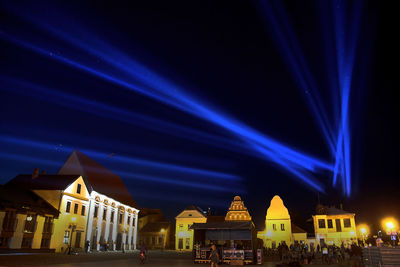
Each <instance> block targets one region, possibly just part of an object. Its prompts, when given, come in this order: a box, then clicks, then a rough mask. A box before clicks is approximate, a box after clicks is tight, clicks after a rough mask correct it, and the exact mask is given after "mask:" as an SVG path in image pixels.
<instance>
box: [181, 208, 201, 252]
mask: <svg viewBox="0 0 400 267" xmlns="http://www.w3.org/2000/svg"><path fill="white" fill-rule="evenodd" d="M206 222H207V218H206V217H205V216H204V215H203V214H201V213H200V212H199V211H195V210H185V211H183V212H181V213H180V214H179V215H178V216H177V217H176V228H175V249H176V250H182V251H192V250H193V230H191V229H189V227H190V226H191V225H192V224H193V223H206ZM180 245H181V246H180Z"/></svg>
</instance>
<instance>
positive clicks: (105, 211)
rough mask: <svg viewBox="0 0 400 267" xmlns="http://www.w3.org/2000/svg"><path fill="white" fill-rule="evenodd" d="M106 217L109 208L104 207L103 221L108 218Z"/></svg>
mask: <svg viewBox="0 0 400 267" xmlns="http://www.w3.org/2000/svg"><path fill="white" fill-rule="evenodd" d="M106 217H107V208H104V210H103V221H105V220H106Z"/></svg>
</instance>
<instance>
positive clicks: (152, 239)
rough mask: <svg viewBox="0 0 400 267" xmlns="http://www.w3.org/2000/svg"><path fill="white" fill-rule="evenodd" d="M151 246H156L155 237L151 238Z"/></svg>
mask: <svg viewBox="0 0 400 267" xmlns="http://www.w3.org/2000/svg"><path fill="white" fill-rule="evenodd" d="M151 244H152V245H155V244H156V237H155V236H152V237H151Z"/></svg>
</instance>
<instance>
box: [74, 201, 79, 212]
mask: <svg viewBox="0 0 400 267" xmlns="http://www.w3.org/2000/svg"><path fill="white" fill-rule="evenodd" d="M78 208H79V204H78V203H75V205H74V214H77V213H78Z"/></svg>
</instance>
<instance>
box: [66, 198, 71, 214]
mask: <svg viewBox="0 0 400 267" xmlns="http://www.w3.org/2000/svg"><path fill="white" fill-rule="evenodd" d="M70 211H71V202H69V201H68V202H67V207H66V208H65V212H70Z"/></svg>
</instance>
